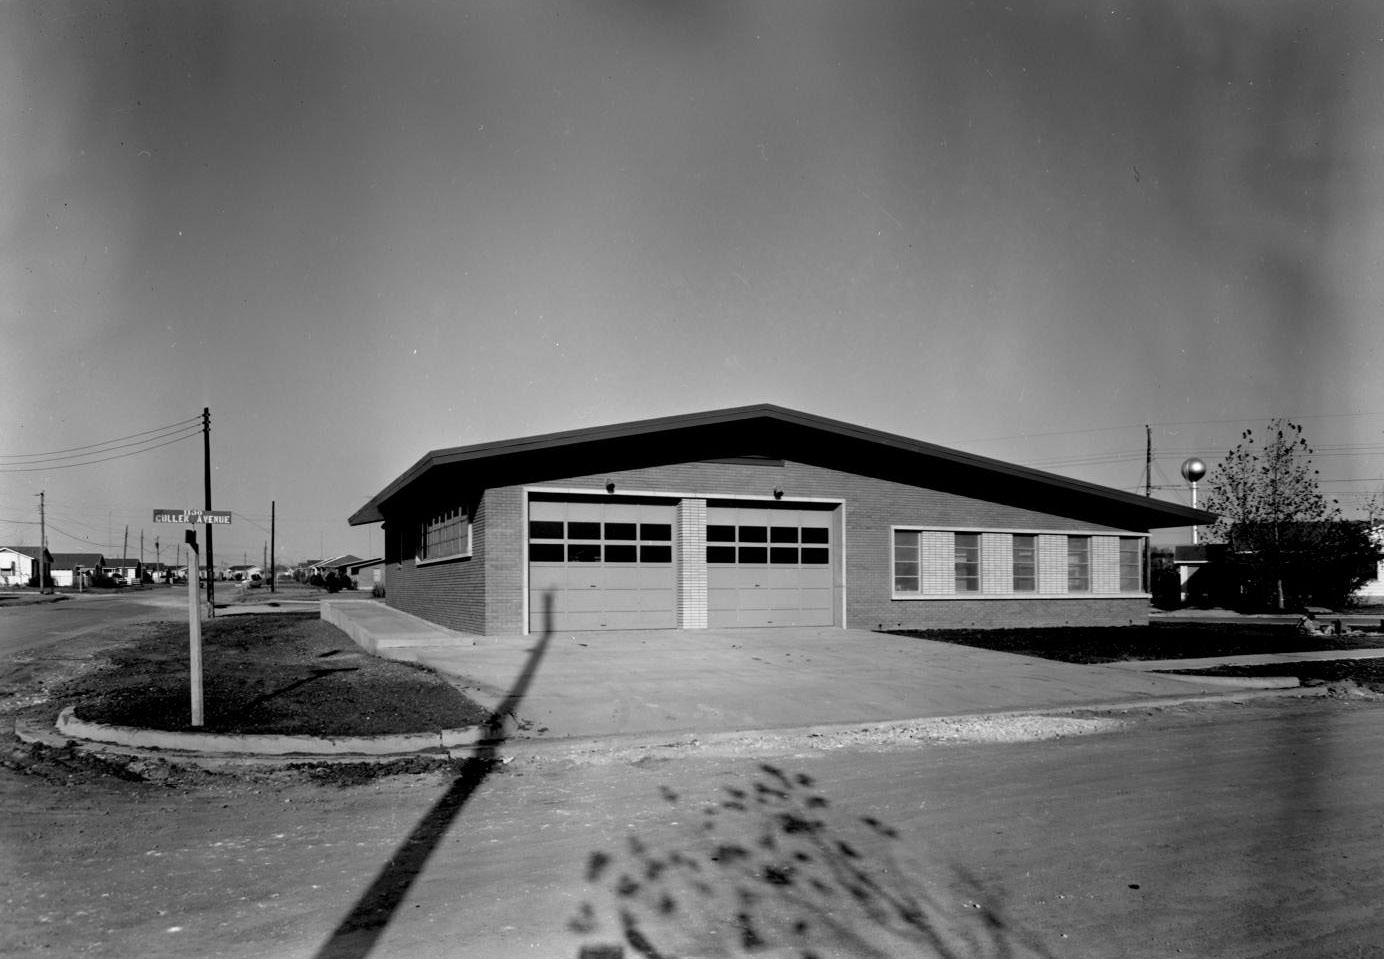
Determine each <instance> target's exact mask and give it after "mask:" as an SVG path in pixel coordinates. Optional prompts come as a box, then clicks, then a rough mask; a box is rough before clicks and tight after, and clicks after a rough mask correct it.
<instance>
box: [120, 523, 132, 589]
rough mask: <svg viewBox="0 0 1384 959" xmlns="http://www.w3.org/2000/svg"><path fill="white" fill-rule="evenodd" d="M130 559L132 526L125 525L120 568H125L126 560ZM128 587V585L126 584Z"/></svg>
mask: <svg viewBox="0 0 1384 959" xmlns="http://www.w3.org/2000/svg"><path fill="white" fill-rule="evenodd" d="M129 558H130V524H129V523H126V524H125V542H124V543H122V544H121V545H120V568H121V569H124V568H125V560H127V559H129ZM126 585H128V584H126Z"/></svg>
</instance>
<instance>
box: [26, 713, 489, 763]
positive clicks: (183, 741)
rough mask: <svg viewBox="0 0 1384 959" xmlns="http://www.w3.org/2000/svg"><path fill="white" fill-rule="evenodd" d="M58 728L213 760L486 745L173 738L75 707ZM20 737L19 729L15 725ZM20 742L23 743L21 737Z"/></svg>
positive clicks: (472, 739)
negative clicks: (101, 719) (80, 714)
mask: <svg viewBox="0 0 1384 959" xmlns="http://www.w3.org/2000/svg"><path fill="white" fill-rule="evenodd" d="M54 729H55V730H56V731H57V733H58V734H59V735H60V736H64V737H67V738H68V739H75V740H83V741H86V742H90V743H99V744H102V745H107V746H125V747H130V748H134V749H157V750H161V751H163V750H167V751H177V752H188V753H199V754H209V755H214V756H221V755H225V756H246V755H250V756H269V757H294V758H299V759H301V758H302V757H305V756H309V757H315V756H346V755H351V756H372V757H389V758H399V757H401V756H411V755H416V754H418V753H424V752H449V751H450V750H453V749H470V748H474V747H475V746H477V745H478V744H480V743H481V742H483V741H484V739H485V734H486V730H485V727H482V726H469V727H466V728H464V729H444V730H440V731H439V732H435V733H408V734H400V735H393V736H277V735H231V734H222V733H174V732H165V731H162V730H157V729H141V728H138V727H135V726H107V725H104V724H102V723H93V722H88V721H86V720H84V719H78V718H77V716H76V713H75V712H74V707H72V706H68V707H67V708H65V709H64V710H63V711H62V712H61V713H59V714H58V718H57V722H56V723H55V724H54ZM16 732H19V727H18V725H16ZM21 738H24V737H23V735H21Z"/></svg>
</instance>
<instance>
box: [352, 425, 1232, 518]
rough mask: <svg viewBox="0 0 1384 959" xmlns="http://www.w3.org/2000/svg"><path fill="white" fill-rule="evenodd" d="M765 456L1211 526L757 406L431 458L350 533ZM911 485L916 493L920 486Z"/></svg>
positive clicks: (1124, 496) (1089, 511)
mask: <svg viewBox="0 0 1384 959" xmlns="http://www.w3.org/2000/svg"><path fill="white" fill-rule="evenodd" d="M765 455H767V456H774V457H782V458H785V459H792V460H796V461H798V462H805V463H812V464H816V465H823V466H829V467H832V468H836V469H840V470H843V471H847V472H855V473H860V474H864V475H871V476H877V477H881V478H887V479H892V480H896V481H899V482H905V483H910V484H914V485H926V486H927V487H929V488H933V489H944V490H949V491H953V492H957V493H959V494H961V495H966V496H973V497H976V498H982V499H992V500H994V501H997V502H1009V503H1015V504H1026V505H1028V506H1029V507H1030V508H1034V509H1039V510H1042V511H1049V512H1057V513H1060V514H1063V515H1073V516H1075V515H1082V516H1087V517H1106V518H1107V519H1108V520H1110V521H1111V525H1116V526H1119V527H1121V528H1125V529H1155V528H1158V527H1165V526H1188V525H1192V524H1194V523H1195V524H1208V523H1212V522H1214V521H1215V519H1216V516H1215V515H1214V514H1212V513H1208V512H1205V511H1204V510H1196V509H1191V508H1190V507H1186V506H1182V505H1180V504H1176V503H1167V502H1164V501H1162V500H1156V499H1150V498H1148V497H1144V496H1139V495H1137V494H1134V493H1127V492H1124V491H1123V490H1116V489H1112V488H1110V487H1106V486H1100V485H1097V484H1095V483H1087V482H1084V481H1082V480H1076V479H1071V478H1070V477H1066V476H1058V475H1056V474H1054V473H1045V472H1043V471H1041V470H1035V469H1031V468H1029V467H1027V466H1019V465H1017V464H1014V463H1007V462H1004V461H1002V460H996V459H991V458H989V457H985V456H977V455H976V454H974V453H966V452H962V451H960V450H954V449H949V448H947V447H945V446H937V445H935V444H933V443H925V442H923V441H922V440H915V439H911V438H909V437H905V436H898V435H895V434H893V433H885V432H882V431H880V430H874V429H869V428H868V427H864V426H856V425H854V424H851V423H845V422H841V421H839V420H832V419H827V418H825V417H821V416H814V415H812V414H809V413H801V412H798V411H796V410H790V409H785V408H783V407H780V406H774V405H772V404H760V405H756V406H742V407H735V408H733V409H724V410H713V411H709V412H705V413H692V414H686V415H681V416H667V417H661V418H657V419H649V420H638V421H635V422H630V423H617V424H614V425H610V426H597V427H590V428H587V429H580V430H566V431H563V432H558V433H547V434H543V435H539V436H530V437H522V438H519V439H510V440H500V441H498V442H493V443H480V444H476V445H472V446H458V447H452V448H449V449H440V450H433V451H432V452H430V453H427V454H426V455H424V456H423V457H422V458H421V459H420V460H418V461H417V462H416V463H414V464H413V465H412V466H411V467H409V468H408V469H407V470H405V471H404V472H403V473H402V474H400V475H399V477H398V478H397V479H395V480H394V481H393V482H391V483H390V484H389V485H388V486H386V487H385V488H384V489H383V490H381V491H380V492H379V493H377V494H375V496H373V497H372V498H371V499H370V501H369V502H368V503H366V504H365V505H364V506H362V507H361V508H360V509H359V510H357V511H356V512H355V513H354V514H353V515H352V516H351V517H350V520H349V522H350V524H351V525H352V526H360V525H364V524H367V523H378V522H382V521H383V520H384V518H385V515H384V514H385V513H386V512H388V511H389V509H390V507H391V506H392V505H394V504H395V503H396V501H397V500H399V498H400V496H401V494H403V493H405V492H406V491H409V490H410V489H411V488H413V487H415V486H418V485H425V484H428V483H429V482H430V481H431V480H432V479H434V478H440V477H441V476H442V475H445V476H446V478H447V481H448V482H449V483H454V482H456V481H457V480H458V479H461V480H464V481H466V482H469V483H470V484H471V485H472V486H473V487H475V488H483V487H487V486H493V485H512V484H520V483H525V482H537V481H541V480H543V479H549V478H556V477H561V476H578V475H584V474H589V473H597V472H601V471H603V470H610V471H619V470H624V469H635V468H640V467H648V466H656V465H662V464H668V463H678V462H692V461H699V460H709V459H723V458H731V457H743V456H765ZM920 478H925V479H926V482H923V483H920V482H919V480H920ZM1114 520H1118V522H1115V521H1114Z"/></svg>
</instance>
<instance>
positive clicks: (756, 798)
mask: <svg viewBox="0 0 1384 959" xmlns="http://www.w3.org/2000/svg"><path fill="white" fill-rule="evenodd" d="M661 793H662V798H663V800H664V801H665V802H667V803H668V804H669V805H670V806H671V807H674V809H676V811H677V819H678V820H679V821H685V822H688V823H689V826H688V829H687V831H688V833H689V835H688V836H687V838H686V840H685V841H684V842H681V843H679V844H677V845H676V846H675V847H673V848H654V847H653V846H652V845H650V844H649V843H647V842H646V841H645V840H643V839H641V838H640V837H638V836H636V835H630V836H629V837H628V840H627V843H626V847H625V848H624V849H621V850H611V851H606V850H597V851H596V852H593V853H592V854H591V856H590V858H589V860H588V862H587V865H586V881H587V883H588V884H589V885H590V886H592V887H594V888H593V889H592V894H591V895H590V896H588V898H587V899H586V901H584V902H583V903H582V904H581V906H580V907H579V909H578V911H577V914H576V915H575V916H573V917H572V918H571V920H570V921H569V922H568V929H569V930H570V931H572V932H574V933H576V934H578V935H580V936H584V937H590V938H591V939H592V940H602V939H603V940H605V941H604V942H599V941H598V942H593V944H590V945H586V946H583V947H582V950H581V952H580V954H579V956H580V959H623V957H624V956H625V955H626V952H625V949H626V947H628V949H629V950H630V951H631V952H632V953H633V954H635V955H637V956H641V957H644V959H671V957H673V956H689V955H695V956H708V957H709V956H743V955H754V954H757V953H759V954H768V955H773V956H793V957H795V959H826V957H840V956H852V957H869V959H876V957H878V959H885V957H895V956H905V955H907V956H934V957H942V959H961V957H967V959H974V957H1034V959H1046V957H1049V956H1051V955H1052V953H1050V952H1049V951H1048V950H1047V949H1046V948H1044V946H1043V945H1042V944H1041V943H1040V942H1039V941H1038V939H1037V938H1036V937H1034V936H1032V935H1031V934H1028V933H1026V932H1024V931H1023V930H1021V929H1019V928H1017V927H1016V926H1014V925H1013V924H1012V923H1011V922H1010V921H1009V920H1008V919H1007V918H1006V916H1005V913H1004V909H1003V905H1002V903H1001V902H999V901H998V897H997V895H996V894H995V893H994V892H993V891H992V890H987V889H986V888H984V886H983V885H982V883H981V882H980V881H979V880H978V879H976V877H974V876H972V875H971V874H970V873H969V872H967V871H966V870H964V869H962V868H958V867H956V866H947V867H944V868H943V869H942V872H941V875H943V877H944V878H943V879H941V880H940V881H935V882H931V883H929V882H927V881H924V880H922V879H920V878H918V877H917V876H916V875H914V874H913V872H914V871H913V870H910V869H908V868H906V867H905V865H904V864H903V863H902V862H901V861H900V859H899V857H898V855H897V854H896V844H897V843H898V841H899V835H898V833H897V831H896V830H895V829H894V828H893V827H891V826H889V825H887V824H885V823H883V822H881V821H879V820H878V819H876V818H874V817H871V816H852V815H849V814H847V813H845V812H844V811H842V810H838V809H834V808H833V807H832V804H831V802H830V801H829V800H828V799H827V798H826V797H825V796H823V795H822V794H821V792H820V791H818V790H817V788H816V784H815V782H814V781H813V779H812V778H811V777H810V776H807V775H806V774H803V773H790V772H788V771H786V770H784V769H782V768H780V767H777V766H772V765H768V764H763V765H761V766H760V767H759V772H758V774H757V775H756V776H755V777H754V778H753V779H752V780H751V781H750V782H748V783H746V784H738V783H737V784H731V785H725V786H723V787H722V791H721V794H720V797H719V800H718V801H716V802H709V803H705V804H702V805H700V808H698V807H697V806H696V805H694V804H690V803H687V802H686V801H684V799H683V798H682V797H681V796H679V795H678V794H677V793H676V792H674V791H673V790H671V789H669V788H668V787H666V786H665V787H663V788H662V789H661ZM689 807H691V808H689ZM611 927H613V929H614V933H613V934H612V929H611ZM615 935H618V937H619V941H618V942H613V941H612V939H613V938H614V936H615Z"/></svg>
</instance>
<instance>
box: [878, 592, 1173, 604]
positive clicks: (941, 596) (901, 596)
mask: <svg viewBox="0 0 1384 959" xmlns="http://www.w3.org/2000/svg"><path fill="white" fill-rule="evenodd" d="M889 598H890V599H892V600H896V601H898V602H925V603H930V602H934V601H939V600H940V601H942V602H956V601H957V600H963V601H964V600H979V601H981V602H985V601H988V600H996V599H1022V600H1043V599H1146V600H1151V599H1153V594H1151V593H1091V592H1085V593H894V594H893V595H892V596H890V597H889Z"/></svg>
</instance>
